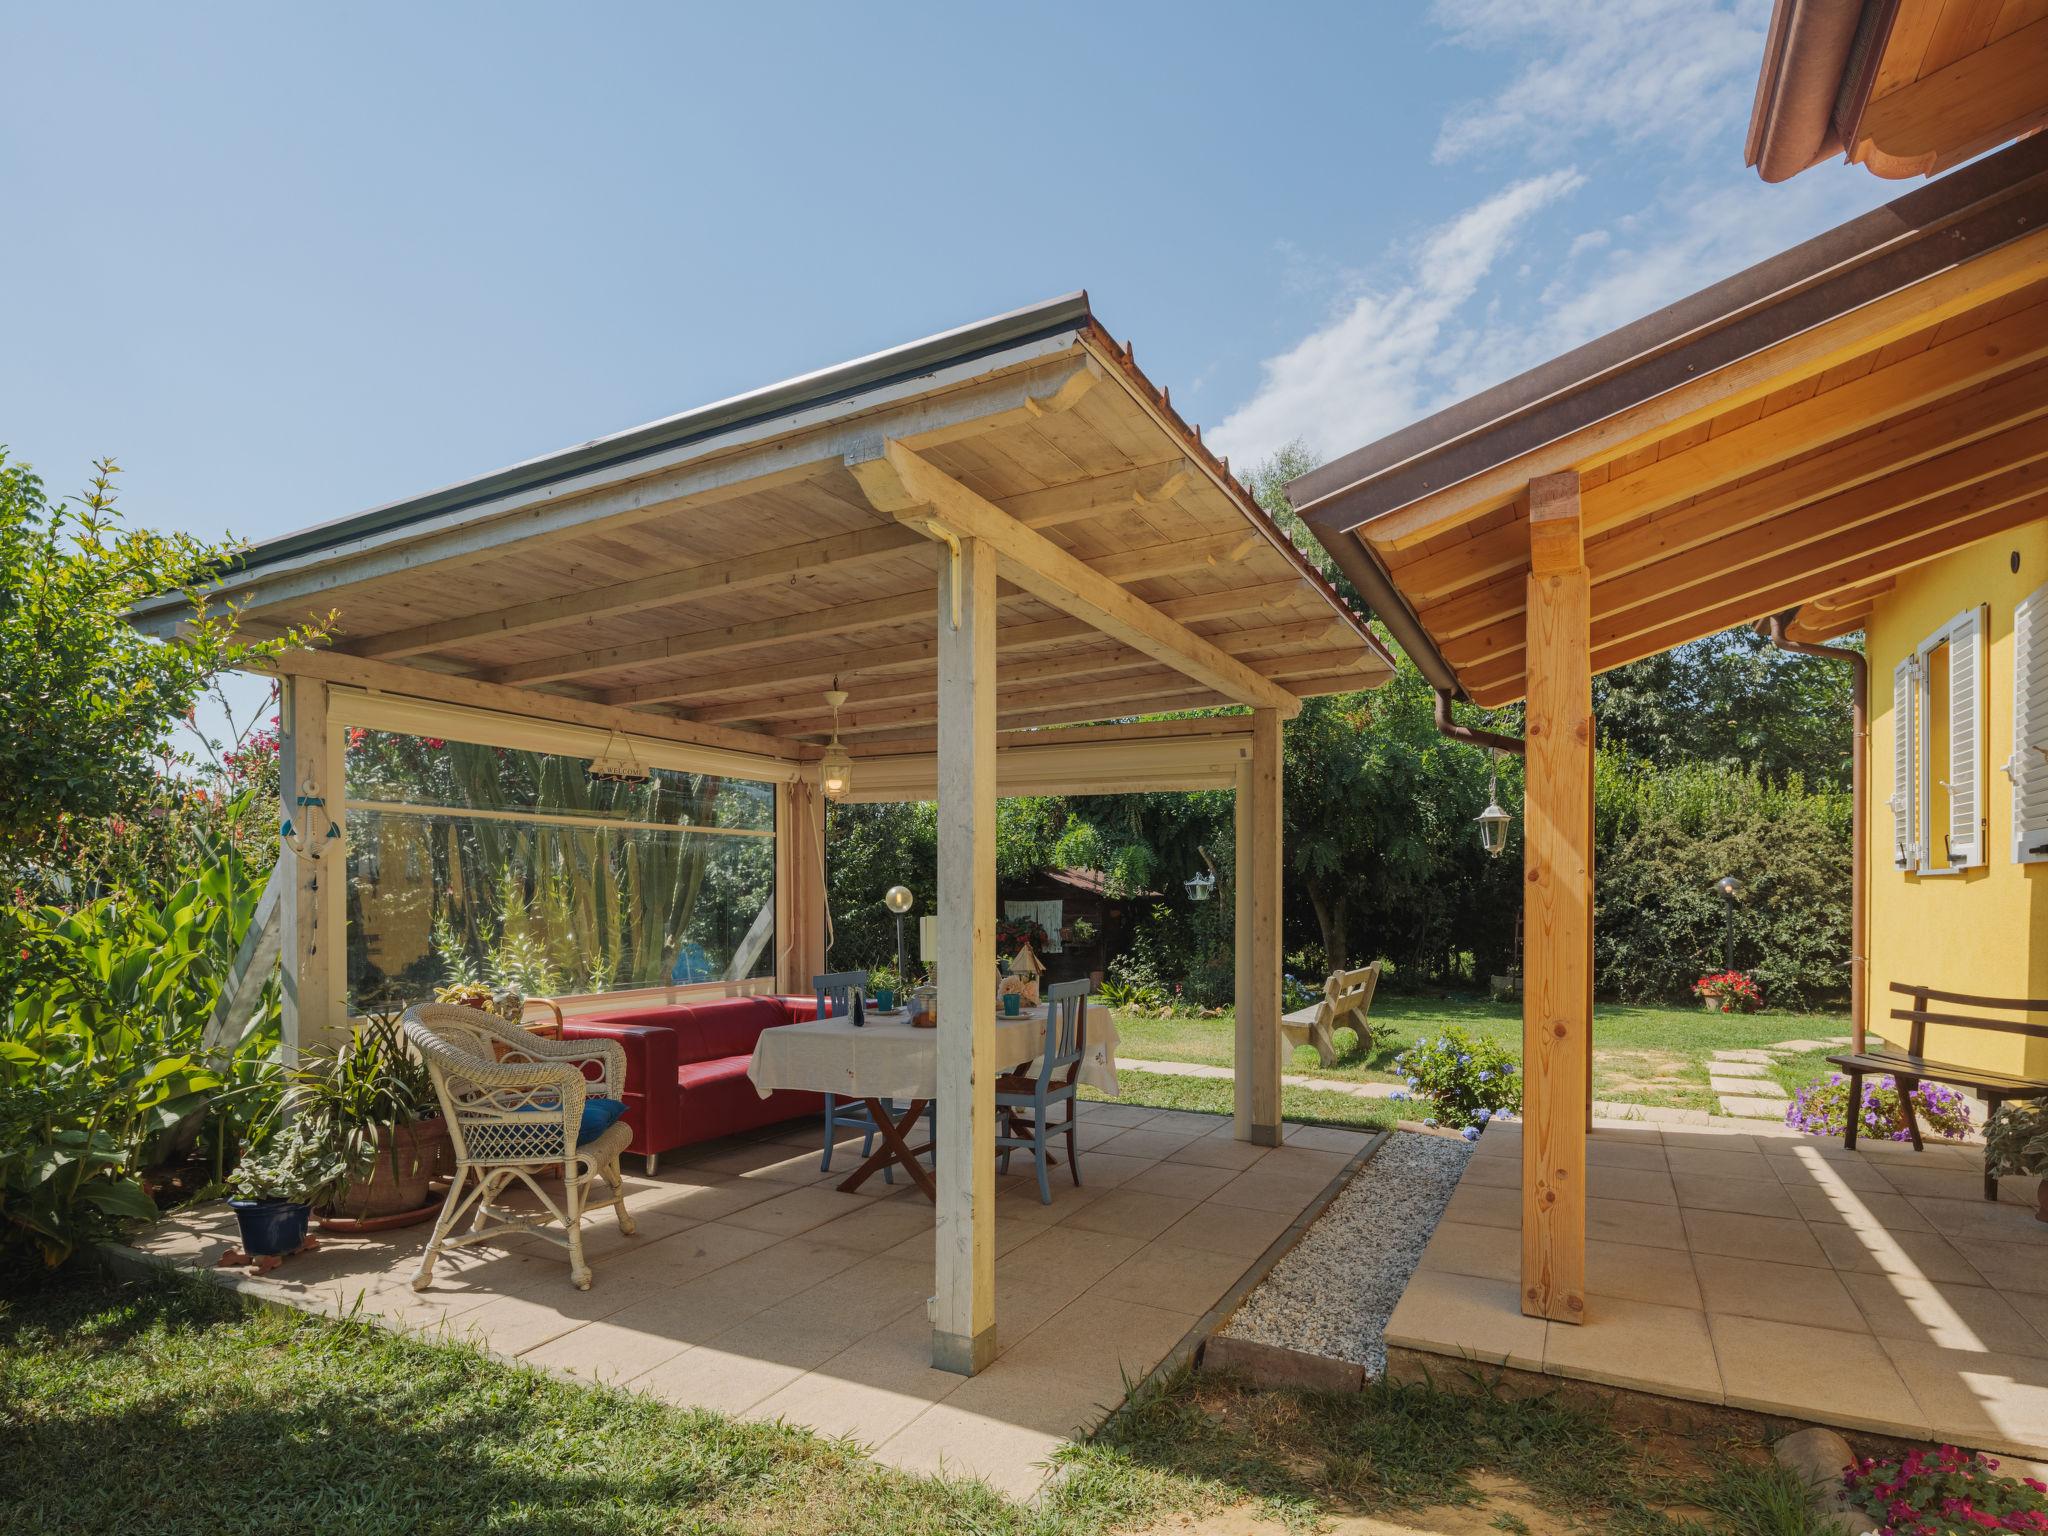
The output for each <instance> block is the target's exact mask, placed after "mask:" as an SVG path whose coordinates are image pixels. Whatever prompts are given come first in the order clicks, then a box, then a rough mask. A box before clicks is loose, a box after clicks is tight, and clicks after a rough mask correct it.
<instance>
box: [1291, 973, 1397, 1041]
mask: <svg viewBox="0 0 2048 1536" xmlns="http://www.w3.org/2000/svg"><path fill="white" fill-rule="evenodd" d="M1379 984H1380V963H1379V961H1377V960H1375V961H1373V963H1372V964H1371V965H1368V966H1367V967H1366V968H1365V969H1364V970H1362V971H1339V972H1337V974H1336V975H1334V976H1332V977H1331V978H1330V979H1329V980H1328V981H1325V982H1324V983H1323V1000H1322V1001H1321V1002H1320V1003H1312V1004H1310V1005H1309V1006H1308V1007H1306V1008H1297V1009H1295V1010H1294V1012H1292V1013H1283V1014H1281V1015H1280V1034H1281V1037H1282V1038H1283V1039H1285V1040H1286V1042H1287V1049H1288V1050H1290V1051H1292V1050H1293V1049H1294V1048H1295V1047H1296V1046H1299V1045H1313V1046H1314V1047H1315V1048H1316V1055H1317V1056H1318V1057H1319V1058H1320V1059H1321V1060H1322V1063H1323V1065H1324V1066H1326V1067H1334V1066H1335V1065H1337V1045H1336V1042H1335V1041H1334V1040H1332V1039H1331V1038H1330V1037H1331V1035H1332V1033H1333V1032H1334V1031H1335V1030H1336V1028H1337V1026H1338V1025H1339V1024H1349V1025H1350V1026H1351V1027H1352V1029H1353V1030H1355V1031H1356V1032H1357V1034H1358V1044H1359V1046H1360V1048H1361V1049H1362V1048H1364V1047H1367V1046H1370V1045H1371V1044H1372V1032H1371V1029H1370V1027H1369V1026H1368V1025H1367V1024H1366V1022H1365V1018H1366V1014H1367V1013H1368V1012H1369V1011H1370V1010H1371V1008H1372V994H1373V989H1374V988H1375V987H1377V986H1378V985H1379Z"/></svg>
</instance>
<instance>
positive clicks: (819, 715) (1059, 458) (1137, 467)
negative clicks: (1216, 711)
mask: <svg viewBox="0 0 2048 1536" xmlns="http://www.w3.org/2000/svg"><path fill="white" fill-rule="evenodd" d="M216 595H217V597H218V598H219V599H221V600H226V601H232V602H234V603H236V604H237V605H239V608H240V611H241V614H242V617H243V621H244V623H245V625H246V626H247V627H248V628H249V630H251V631H252V632H254V633H257V634H265V633H275V632H276V631H277V630H279V629H281V628H282V627H284V626H287V625H291V624H295V623H298V622H301V621H304V620H306V619H308V618H311V617H316V616H320V617H324V616H327V615H330V614H331V615H332V629H333V643H332V644H331V646H329V647H326V648H322V649H318V650H312V651H303V652H296V653H293V654H290V655H287V656H286V657H284V658H283V659H282V660H281V661H280V662H279V663H278V664H277V669H276V670H277V672H278V674H279V675H280V676H281V677H282V678H283V679H284V709H283V763H284V768H283V772H284V782H285V785H286V788H285V791H284V795H285V802H286V807H287V825H286V828H285V836H284V843H285V858H284V861H283V862H282V863H281V865H280V866H279V872H278V874H277V876H276V877H275V878H276V879H277V880H278V881H281V882H284V884H283V885H282V886H281V890H282V892H283V905H282V914H283V922H284V933H283V945H282V948H283V974H284V985H285V999H286V1005H285V1030H286V1040H287V1043H288V1046H289V1047H292V1048H297V1047H302V1046H305V1045H308V1044H312V1043H315V1042H320V1041H325V1040H331V1039H333V1038H335V1037H336V1036H338V1035H339V1034H340V1032H342V1031H344V1030H346V1029H347V1028H348V1027H349V1019H350V1015H351V1009H352V1001H351V1000H352V998H356V997H358V995H359V994H361V995H363V996H364V998H365V999H366V1000H367V997H368V996H369V995H370V994H375V995H377V996H378V997H379V998H380V999H383V1000H395V999H396V998H398V997H401V996H403V995H405V994H407V993H409V992H410V993H413V994H414V995H417V991H416V989H418V988H419V987H420V984H421V982H422V980H423V978H424V976H425V975H426V971H425V970H423V966H426V965H428V964H429V963H430V962H431V961H432V960H433V958H434V957H435V955H436V954H437V952H438V953H440V954H441V955H443V956H444V957H446V956H451V955H452V956H457V957H459V956H462V955H465V954H472V953H474V950H475V946H476V945H477V944H479V943H483V942H491V943H499V944H503V943H506V942H510V941H511V940H512V939H514V938H517V939H518V941H519V942H521V943H523V944H526V945H528V946H529V947H530V949H531V950H532V951H533V953H532V954H531V955H530V957H529V958H530V959H531V961H532V963H533V964H535V965H536V966H544V967H549V968H550V969H549V970H548V971H547V974H549V975H551V976H559V977H564V978H570V979H572V980H573V985H571V986H570V987H569V989H568V990H569V991H570V992H571V993H572V995H571V996H570V997H568V998H567V999H566V1001H565V1004H564V1006H565V1007H567V1008H568V1009H569V1010H570V1011H572V1012H573V1011H574V1010H576V1009H577V1008H579V1007H585V1006H595V1005H596V1004H597V1002H598V1001H599V999H598V997H597V996H596V995H595V994H602V1001H603V1002H604V1003H607V1004H612V1005H616V1004H617V1003H618V1001H619V1000H620V994H621V993H628V994H632V993H639V994H644V995H647V996H651V997H657V998H659V997H675V996H678V995H696V994H699V993H710V994H715V993H719V992H732V991H748V990H761V991H770V990H779V991H785V992H789V991H794V992H800V993H807V992H808V991H809V989H810V986H811V980H812V977H813V976H814V975H816V974H817V973H819V972H822V971H823V970H824V969H825V959H826V956H825V915H824V911H823V891H824V883H823V859H824V833H823V807H824V797H825V795H826V794H827V793H835V792H836V793H850V794H853V795H857V796H859V797H862V798H867V799H878V798H879V799H927V800H931V799H935V800H936V801H937V803H938V808H939V822H940V843H939V863H940V870H939V894H938V901H937V917H938V920H939V933H940V942H939V950H938V953H939V967H938V974H939V988H940V995H939V1014H940V1018H941V1026H940V1031H939V1046H938V1049H939V1080H940V1091H939V1097H938V1100H937V1107H938V1111H939V1117H938V1125H939V1128H940V1129H939V1132H938V1138H939V1140H938V1148H937V1154H936V1161H937V1168H938V1222H937V1283H936V1292H937V1294H936V1299H935V1302H934V1306H933V1314H932V1315H933V1328H934V1344H933V1351H934V1358H935V1360H936V1361H938V1362H940V1363H943V1364H945V1365H948V1366H950V1367H952V1368H954V1369H957V1370H962V1371H967V1372H972V1371H973V1370H975V1369H977V1368H979V1367H980V1366H981V1365H982V1364H984V1363H985V1362H986V1361H987V1360H989V1359H991V1358H992V1357H993V1352H994V1348H995V1318H994V1281H993V1264H994V1245H993V1236H992V1220H993V1217H992V1213H991V1209H990V1207H991V1204H992V1194H991V1187H990V1180H991V1178H992V1176H993V1163H994V1159H993V1156H992V1148H993V1137H994V1134H995V1127H994V1109H993V1100H992V1083H993V1076H994V1073H995V1071H996V1070H997V1069H998V1068H999V1067H1000V1066H1003V1065H1006V1064H1005V1063H998V1062H995V1061H992V1060H991V1059H990V1056H991V1051H992V1045H991V1035H990V1030H991V1029H992V1025H991V1023H990V1022H989V1009H988V1008H987V1007H983V1006H978V1004H979V1003H980V1002H981V1001H982V999H981V996H980V994H981V991H982V988H981V986H980V984H979V981H978V980H977V979H978V978H981V977H986V976H991V975H993V973H994V963H995V954H994V943H995V927H996V918H997V916H998V909H997V906H996V884H995V865H994V836H995V826H994V822H995V801H996V797H997V796H998V795H1001V794H1026V793H1091V794H1106V793H1119V792H1124V791H1132V790H1184V789H1197V788H1220V789H1232V790H1234V791H1235V792H1236V796H1237V840H1238V851H1237V861H1236V867H1237V869H1238V870H1239V871H1240V872H1241V875H1242V878H1241V879H1240V881H1239V884H1238V891H1237V902H1238V905H1237V911H1236V923H1237V945H1236V949H1237V953H1238V956H1239V957H1240V966H1239V971H1238V983H1237V985H1238V1000H1239V1007H1238V1031H1239V1037H1238V1051H1237V1059H1238V1061H1239V1063H1240V1069H1239V1076H1238V1093H1237V1116H1236V1124H1237V1134H1238V1136H1239V1137H1240V1138H1243V1139H1246V1140H1250V1141H1255V1142H1263V1143H1266V1144H1272V1143H1275V1142H1277V1140H1278V1139H1279V1136H1280V1134H1281V1133H1280V1123H1281V1121H1280V1076H1279V1074H1280V1060H1281V1056H1280V1037H1279V1029H1278V1024H1279V994H1280V938H1279V934H1280V921H1279V919H1280V914H1279V910H1278V909H1279V901H1280V895H1279V883H1280V882H1279V871H1280V862H1279V861H1280V835H1279V828H1280V727H1281V723H1282V721H1283V720H1285V719H1287V718H1289V717H1290V716H1291V715H1292V714H1293V713H1294V712H1295V711H1296V710H1297V708H1298V707H1299V700H1300V698H1301V697H1302V696H1303V695H1305V694H1313V693H1319V692H1336V691H1342V690H1352V689H1357V688H1361V687H1370V686H1373V685H1374V684H1376V683H1378V682H1380V681H1381V680H1383V679H1384V678H1385V677H1386V676H1387V675H1388V674H1389V671H1390V665H1391V664H1390V660H1389V657H1388V654H1387V652H1386V651H1385V649H1384V648H1383V647H1382V646H1381V645H1380V643H1379V642H1378V641H1377V640H1376V639H1375V638H1374V637H1373V635H1372V633H1371V631H1370V630H1369V629H1368V628H1367V626H1366V623H1365V620H1364V618H1363V617H1362V616H1361V615H1360V614H1358V613H1356V612H1354V611H1352V610H1351V609H1350V608H1349V607H1347V606H1346V604H1345V603H1344V602H1343V601H1342V600H1341V599H1340V598H1339V597H1338V595H1337V593H1336V592H1335V591H1334V590H1333V589H1332V588H1331V586H1330V585H1329V584H1328V583H1327V582H1326V581H1325V580H1323V578H1322V577H1321V575H1320V574H1319V573H1318V570H1317V568H1316V566H1315V565H1314V564H1313V563H1312V562H1311V561H1310V560H1309V559H1308V558H1307V557H1306V556H1305V555H1304V554H1303V553H1302V552H1301V551H1300V550H1298V549H1296V548H1295V546H1294V545H1293V544H1292V543H1291V542H1290V541H1289V539H1288V537H1287V536H1286V535H1285V533H1283V532H1282V531H1281V530H1280V529H1279V528H1278V527H1277V526H1276V525H1275V524H1274V523H1273V521H1272V520H1271V519H1270V518H1269V517H1268V516H1267V515H1266V514H1265V513H1264V512H1263V511H1262V510H1261V509H1260V508H1259V507H1258V505H1257V504H1256V503H1255V502H1254V501H1253V500H1252V498H1251V496H1250V495H1249V494H1248V493H1247V492H1246V490H1245V489H1244V487H1243V486H1242V485H1240V484H1239V483H1238V481H1237V480H1236V479H1234V478H1233V477H1232V475H1231V474H1230V471H1229V467H1228V465H1227V464H1225V463H1224V462H1222V461H1221V460H1219V459H1218V458H1217V457H1216V456H1215V455H1213V454H1212V453H1210V452H1209V451H1208V449H1207V448H1206V447H1205V446H1204V445H1203V443H1202V440H1201V435H1200V432H1199V430H1198V429H1196V428H1194V427H1191V426H1189V425H1188V424H1187V423H1185V422H1184V421H1182V419H1181V418H1180V417H1179V416H1178V415H1177V414H1176V413H1175V411H1174V410H1173V407H1172V405H1171V403H1170V401H1169V400H1168V398H1167V396H1166V393H1165V392H1164V391H1163V390H1161V389H1158V388H1156V387H1155V386H1154V385H1153V384H1151V383H1150V382H1149V381H1148V380H1147V379H1146V378H1145V376H1144V375H1143V373H1141V372H1140V371H1139V369H1138V367H1137V364H1136V362H1135V359H1134V357H1133V354H1132V351H1131V349H1130V348H1129V347H1128V346H1127V345H1120V344H1119V343H1117V342H1116V341H1115V340H1113V339H1112V338H1111V336H1110V335H1109V333H1108V332H1106V331H1105V330H1104V329H1103V328H1102V327H1101V326H1100V325H1099V324H1098V323H1097V321H1096V320H1095V318H1094V316H1093V314H1092V313H1091V312H1090V309H1089V305H1088V301H1087V298H1086V296H1085V295H1082V294H1075V295H1072V296H1069V297H1067V298H1063V299H1058V300H1054V301H1052V302H1050V303H1046V304H1041V305H1037V306H1035V307H1033V308H1030V309H1025V310H1020V311H1018V312H1016V313H1013V314H1009V315H1004V316H1000V317H998V318H996V319H993V320H988V321H984V322H981V323H979V324H976V325H972V326H968V327H964V328H962V329H960V330H956V331H951V332H947V333H945V334H943V335H940V336H935V337H932V338H929V339H927V340H924V341H920V342H916V343H913V344H911V345H909V346H905V347H900V348H897V349H894V350H892V351H888V352H884V353H879V354H876V355H875V356H872V357H868V358H864V359H860V360H858V361H855V362H852V363H846V364H842V365H839V366H837V367H833V368H829V369H826V370H823V371H821V372H818V373H814V374H810V375H806V376H804V377H802V378H799V379H795V380H791V381H789V382H787V383H784V384H779V385H775V386H772V387H770V388H767V389H763V390H759V391H755V392H753V393H751V394H747V395H743V396H739V397H736V398H734V399H731V400H727V401H723V402H720V403H718V404H716V405H712V406H707V407H704V408H701V409H698V410H694V411H689V412H686V413H684V414H682V415H679V416H674V417H670V418H668V419H666V420H663V421H660V422H656V423H653V424H651V425H649V426H645V427H640V428H636V429H634V430H633V431H630V432H625V433H621V434H618V435H616V436H611V437H604V438H599V439H596V440H594V441H591V442H587V443H584V444H582V445H580V446H578V447H575V448H572V449H569V450H567V451H564V452H561V453H556V454H551V455H548V456H546V457H543V458H538V459H533V460H530V461H528V462H526V463H523V464H519V465H516V466H514V467H512V468H509V469H506V470H502V471H500V472H498V473H496V474H491V475H486V476H481V477H479V478H477V479H474V480H469V481H465V482H463V483H461V484H458V485H453V486H449V487H446V488H444V489H441V490H438V491H434V492H432V493H430V494H427V495H424V496H419V497H414V498H409V499H407V500H405V501H401V502H396V503H393V504H391V505H388V506H383V507H379V508H376V509H373V510H371V511H368V512H364V513H360V514H358V515H355V516H353V517H348V518H345V519H342V520H341V521H338V522H333V523H328V524H324V525H322V526H319V527H315V528H311V529H308V530H306V531H305V532H303V533H298V534H293V535H289V536H287V537H284V538H279V539H274V540H271V541H269V542H266V543H264V544H260V545H258V546H256V547H255V548H254V549H252V550H251V551H249V553H248V556H247V559H246V561H245V563H244V564H243V566H242V567H241V568H240V569H239V570H237V571H235V572H234V573H233V574H232V575H231V576H230V577H228V578H227V579H225V580H224V581H223V582H222V583H221V585H220V587H219V589H218V592H217V594H216ZM184 608H185V605H184V602H183V600H182V599H181V598H179V597H177V596H166V597H165V598H163V599H162V600H161V601H159V602H156V603H154V604H150V605H145V606H144V607H143V609H142V610H140V611H139V612H138V613H137V615H136V619H137V622H138V623H140V624H141V625H143V626H144V627H145V628H148V629H150V630H152V631H153V632H155V633H159V634H162V635H165V636H171V635H174V634H175V633H176V631H177V627H178V624H179V623H180V621H181V618H182V616H183V613H184ZM828 693H829V694H830V698H828ZM1213 706H1223V707H1231V708H1235V709H1237V710H1241V711H1242V712H1240V713H1232V714H1226V715H1221V716H1212V717H1205V718H1197V719H1183V720H1173V721H1165V722H1154V721H1143V720H1139V719H1136V718H1134V717H1137V716H1140V715H1150V714H1155V713H1158V712H1162V711H1174V710H1183V709H1190V708H1197V707H1213ZM508 872H509V873H508ZM543 872H544V873H543ZM875 894H876V897H877V899H879V897H880V895H881V893H880V892H876V893H875ZM678 930H680V935H681V937H682V939H683V940H684V942H683V943H682V944H680V945H678V944H677V943H674V942H671V941H672V940H674V939H675V938H676V937H677V933H678ZM579 988H582V989H587V995H582V996H578V995H574V994H575V993H576V992H577V989H579Z"/></svg>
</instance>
